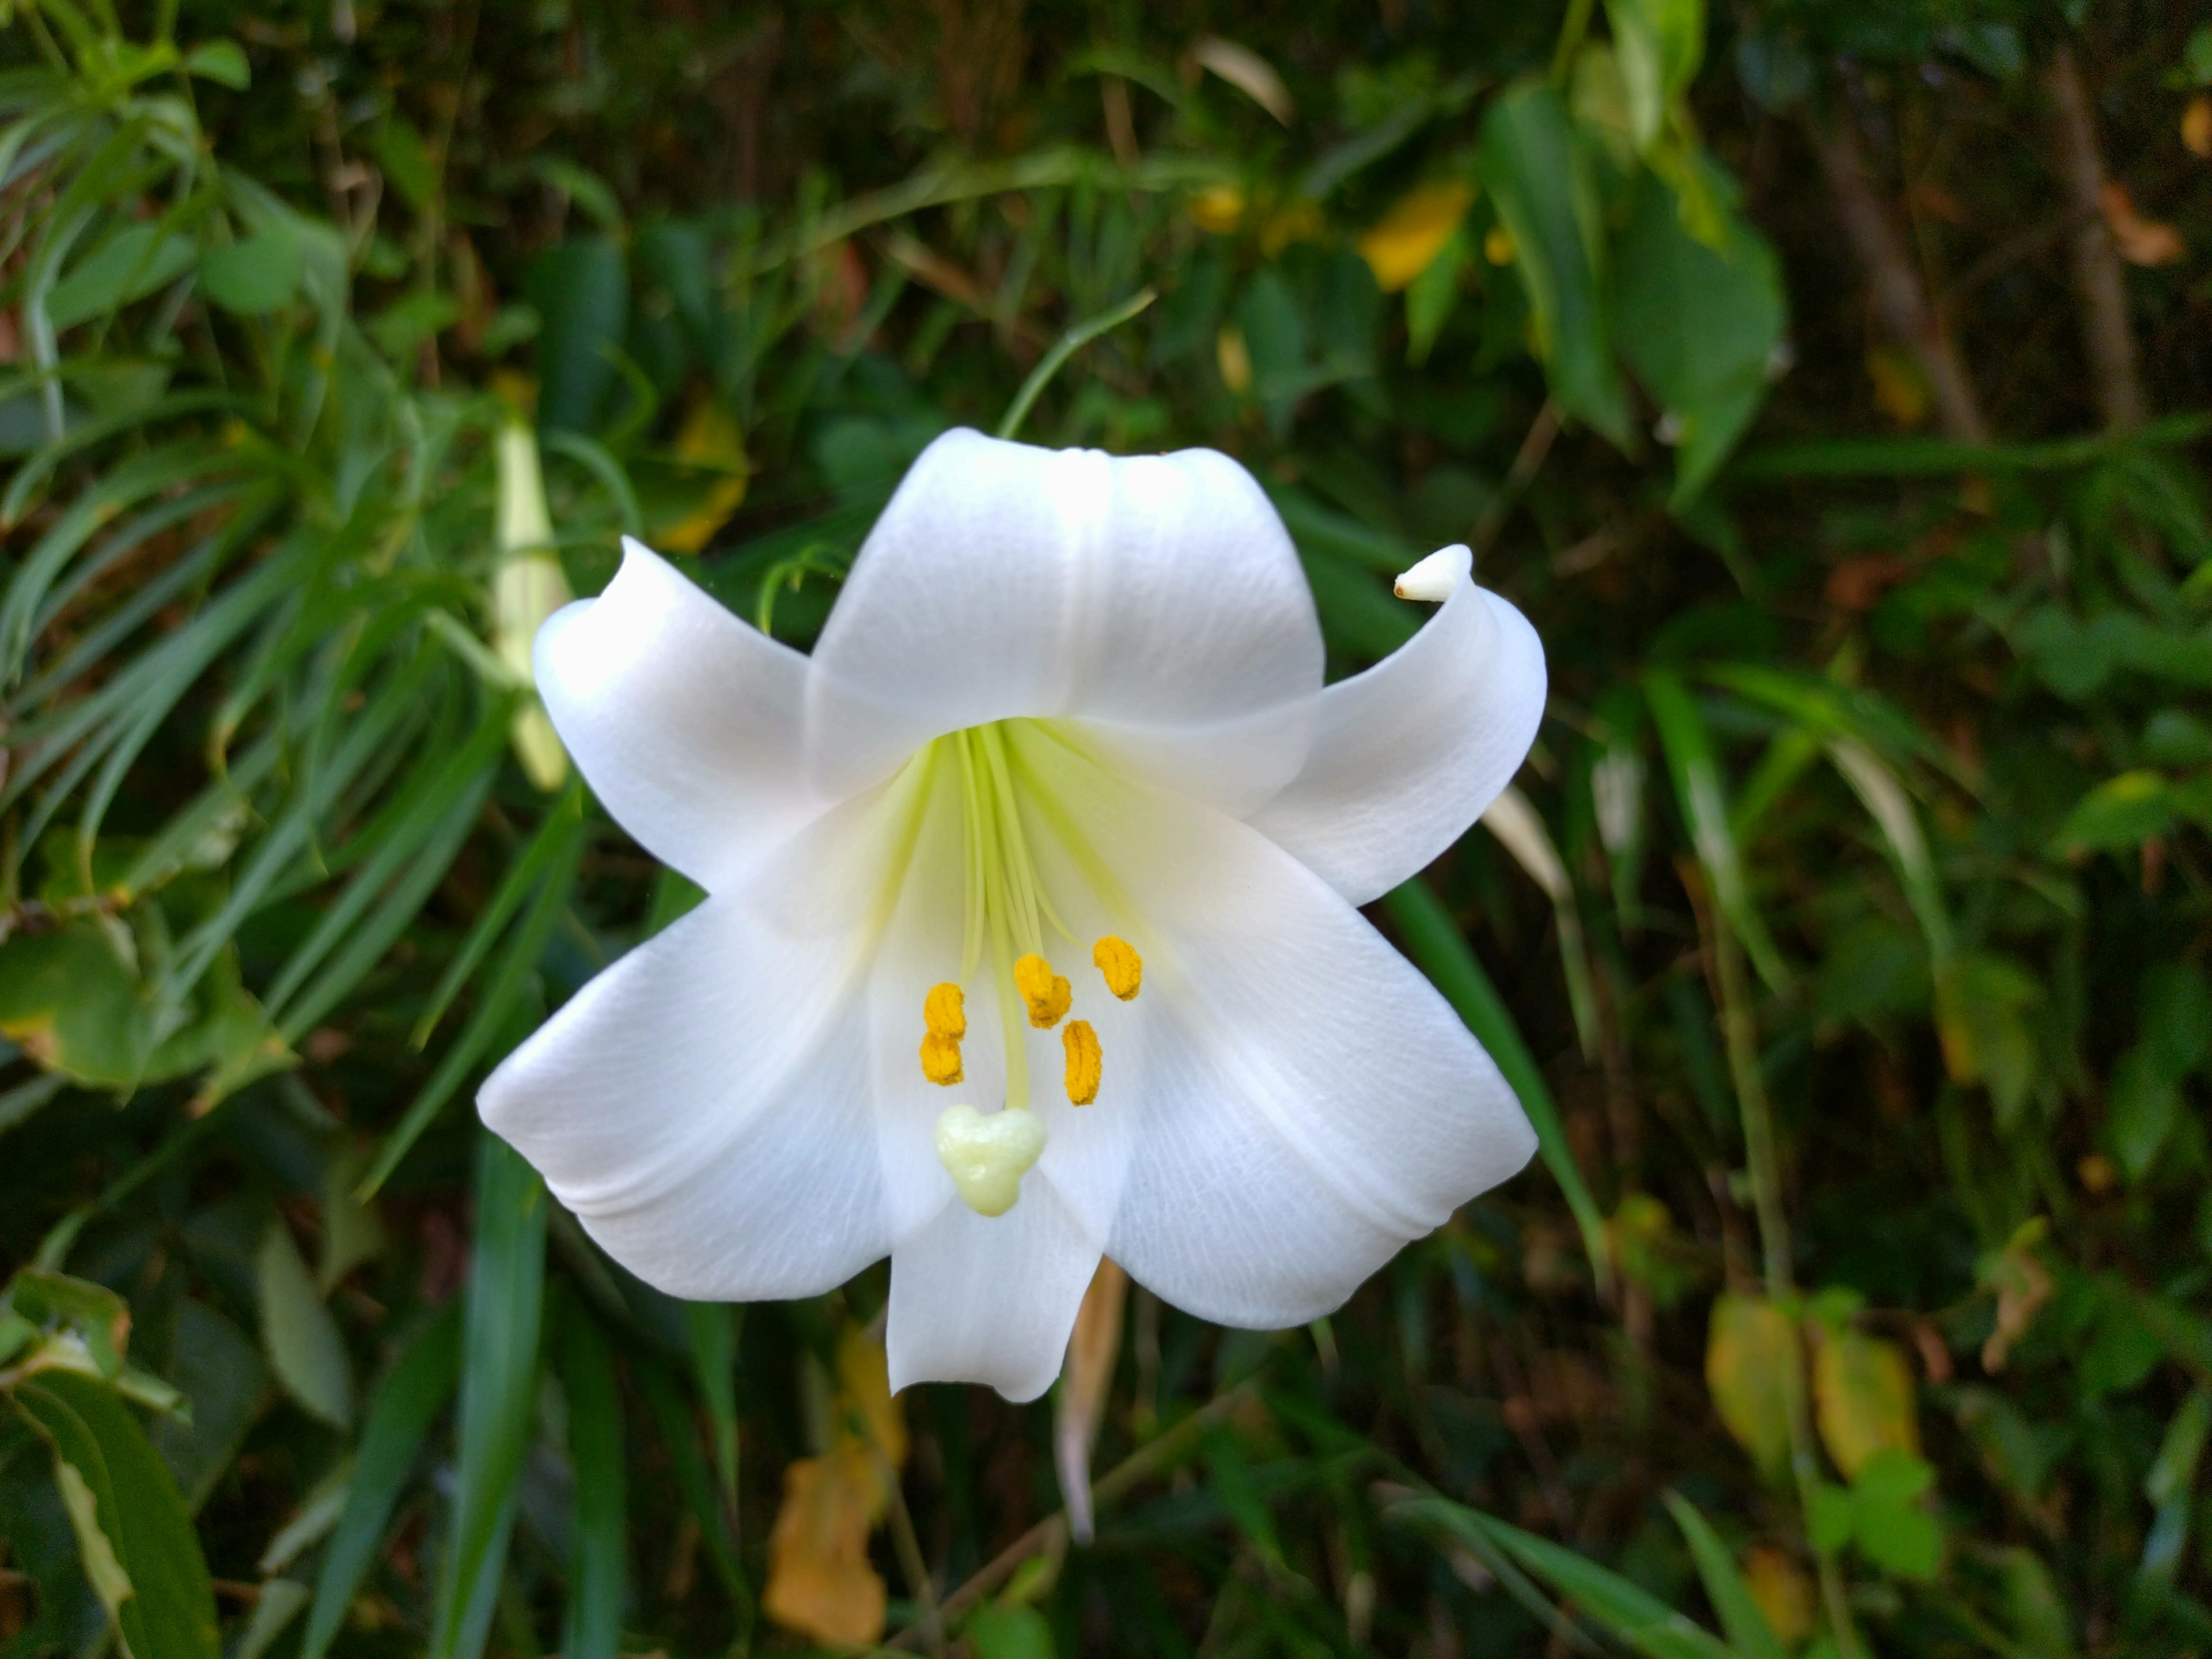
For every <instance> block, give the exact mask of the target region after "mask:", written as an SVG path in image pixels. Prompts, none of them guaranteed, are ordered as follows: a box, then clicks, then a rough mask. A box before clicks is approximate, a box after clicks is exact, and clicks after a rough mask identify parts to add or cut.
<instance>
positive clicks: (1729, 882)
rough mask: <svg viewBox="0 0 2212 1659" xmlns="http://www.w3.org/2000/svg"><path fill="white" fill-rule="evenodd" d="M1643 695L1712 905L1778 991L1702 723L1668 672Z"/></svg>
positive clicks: (1775, 965) (1786, 975)
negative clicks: (1708, 886)
mask: <svg viewBox="0 0 2212 1659" xmlns="http://www.w3.org/2000/svg"><path fill="white" fill-rule="evenodd" d="M1644 699H1645V701H1646V702H1649V703H1650V706H1651V719H1652V723H1653V724H1654V725H1655V726H1657V727H1658V728H1659V745H1660V747H1661V748H1662V750H1665V751H1666V755H1667V770H1668V775H1670V776H1671V777H1672V778H1673V779H1674V798H1675V800H1676V801H1677V803H1678V804H1679V805H1680V807H1681V810H1682V819H1683V822H1684V823H1686V825H1687V826H1688V828H1689V831H1690V842H1691V844H1692V846H1693V847H1694V848H1696V849H1697V854H1698V862H1699V864H1700V865H1701V866H1704V868H1705V879H1706V880H1707V881H1708V882H1710V883H1711V884H1712V890H1713V899H1714V902H1716V903H1717V905H1718V906H1719V907H1720V910H1721V914H1722V915H1723V917H1725V918H1726V920H1727V921H1728V922H1729V926H1731V927H1734V928H1735V932H1736V937H1737V938H1738V939H1741V940H1742V941H1743V945H1744V950H1745V951H1746V952H1747V954H1748V955H1749V956H1750V957H1751V961H1752V965H1753V967H1755V968H1757V969H1759V978H1761V979H1762V980H1765V981H1766V984H1767V986H1768V987H1769V988H1770V989H1772V990H1777V991H1778V990H1780V989H1782V988H1783V987H1785V986H1786V985H1788V984H1789V982H1790V970H1789V969H1788V968H1786V967H1785V966H1784V964H1783V961H1782V953H1781V952H1780V951H1778V950H1776V949H1775V946H1774V940H1773V938H1772V936H1771V935H1770V934H1769V933H1767V931H1766V923H1765V921H1764V920H1762V919H1761V917H1760V916H1759V911H1758V908H1756V907H1755V906H1754V905H1753V902H1752V898H1751V886H1750V884H1749V882H1748V881H1747V880H1746V878H1745V876H1744V872H1743V854H1742V851H1741V848H1738V846H1737V845H1736V839H1735V829H1733V828H1732V827H1731V825H1730V823H1729V804H1728V791H1727V787H1726V786H1725V785H1724V784H1723V782H1722V781H1721V768H1720V762H1719V760H1718V759H1717V757H1715V755H1714V753H1713V745H1712V738H1711V736H1710V735H1709V734H1708V733H1707V732H1706V730H1705V720H1704V719H1703V718H1702V717H1701V716H1700V715H1699V713H1698V706H1697V704H1696V703H1695V702H1692V699H1691V696H1690V693H1689V689H1688V688H1687V687H1686V686H1685V685H1684V684H1682V682H1681V681H1680V679H1679V678H1676V677H1675V676H1674V674H1672V673H1669V672H1667V671H1663V670H1658V669H1655V670H1653V671H1651V672H1650V673H1648V674H1646V675H1645V676H1644Z"/></svg>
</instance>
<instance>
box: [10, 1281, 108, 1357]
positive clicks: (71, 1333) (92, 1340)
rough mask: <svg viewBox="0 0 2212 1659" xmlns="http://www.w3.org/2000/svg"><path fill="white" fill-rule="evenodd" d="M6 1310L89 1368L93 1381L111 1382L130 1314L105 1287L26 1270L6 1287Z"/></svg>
mask: <svg viewBox="0 0 2212 1659" xmlns="http://www.w3.org/2000/svg"><path fill="white" fill-rule="evenodd" d="M8 1306H9V1308H10V1309H11V1310H13V1311H14V1312H15V1314H16V1315H18V1316H20V1317H21V1318H22V1319H23V1320H25V1321H26V1322H27V1323H29V1324H30V1325H31V1326H32V1327H33V1328H35V1329H36V1330H37V1331H38V1332H39V1333H40V1334H41V1335H43V1336H45V1337H46V1338H48V1339H49V1340H52V1339H61V1340H64V1341H65V1342H67V1343H68V1344H70V1346H73V1347H74V1348H76V1350H77V1352H79V1353H80V1354H81V1356H82V1358H80V1359H79V1360H78V1362H77V1363H76V1364H75V1365H74V1366H73V1367H72V1369H75V1370H82V1369H84V1366H85V1364H90V1366H91V1369H92V1370H93V1372H94V1375H96V1376H100V1377H104V1378H106V1379H109V1380H111V1381H112V1379H113V1378H114V1377H116V1376H118V1375H119V1374H120V1373H121V1372H122V1370H123V1352H124V1350H125V1347H126V1346H129V1344H130V1340H131V1310H130V1307H129V1305H128V1304H126V1303H125V1301H124V1300H123V1298H122V1297H119V1296H118V1295H116V1293H115V1292H114V1291H111V1290H109V1289H108V1288H107V1287H106V1285H95V1284H94V1283H92V1282H91V1281H90V1280H89V1279H72V1278H70V1276H69V1275H68V1274H67V1273H51V1272H47V1271H46V1270H44V1269H41V1268H37V1267H26V1268H24V1269H23V1270H22V1271H21V1272H20V1273H17V1274H16V1275H15V1277H14V1278H13V1279H9V1281H8Z"/></svg>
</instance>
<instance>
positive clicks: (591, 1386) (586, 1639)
mask: <svg viewBox="0 0 2212 1659" xmlns="http://www.w3.org/2000/svg"><path fill="white" fill-rule="evenodd" d="M607 1347H608V1344H607V1334H606V1333H605V1330H603V1329H601V1328H600V1327H599V1324H598V1322H596V1321H594V1320H593V1319H592V1317H591V1316H590V1315H588V1314H586V1312H585V1311H584V1310H582V1308H581V1307H580V1306H574V1305H572V1306H571V1307H570V1308H569V1310H568V1316H567V1317H566V1318H565V1319H564V1320H563V1321H562V1342H561V1378H562V1383H563V1384H564V1385H565V1387H566V1388H567V1389H568V1462H569V1464H570V1466H571V1467H572V1468H574V1470H575V1475H576V1518H575V1533H574V1545H573V1546H572V1548H571V1551H570V1554H569V1559H568V1622H567V1625H566V1627H565V1633H564V1634H563V1635H562V1638H561V1651H562V1654H563V1655H564V1656H565V1659H617V1655H619V1654H620V1653H621V1651H622V1618H623V1594H624V1589H625V1585H626V1583H627V1581H628V1578H629V1529H628V1526H627V1522H626V1520H625V1515H626V1510H627V1503H628V1496H627V1492H626V1489H625V1484H624V1481H625V1477H624V1474H623V1432H622V1398H621V1396H620V1395H618V1394H617V1392H616V1389H615V1370H614V1364H613V1362H612V1359H611V1357H610V1356H609V1354H608V1352H607Z"/></svg>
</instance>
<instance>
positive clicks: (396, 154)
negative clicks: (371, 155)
mask: <svg viewBox="0 0 2212 1659" xmlns="http://www.w3.org/2000/svg"><path fill="white" fill-rule="evenodd" d="M374 150H375V153H376V164H377V165H378V166H379V167H382V168H383V169H384V176H385V177H386V179H390V180H391V181H392V189H393V190H394V191H397V192H398V196H399V199H400V200H401V201H403V202H404V203H406V204H407V205H408V206H409V207H410V208H412V209H413V210H415V211H416V212H417V213H420V212H421V211H422V210H423V209H424V208H426V207H428V205H429V204H430V203H431V201H432V200H433V199H434V198H435V197H436V196H437V194H438V188H439V185H438V174H439V167H438V160H437V158H436V157H435V155H432V154H431V152H430V147H429V146H428V144H426V143H423V142H422V134H421V133H420V132H418V131H416V130H415V126H414V124H413V123H411V122H410V121H409V120H408V119H407V118H406V117H405V116H404V115H398V114H394V115H392V116H390V117H388V118H386V121H385V123H384V125H383V126H381V127H380V128H379V129H378V130H377V134H376V137H375V140H374Z"/></svg>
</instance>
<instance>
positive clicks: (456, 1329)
mask: <svg viewBox="0 0 2212 1659" xmlns="http://www.w3.org/2000/svg"><path fill="white" fill-rule="evenodd" d="M460 1357H461V1321H460V1310H459V1308H458V1307H454V1306H448V1307H447V1308H446V1309H444V1310H442V1311H441V1313H440V1314H439V1315H438V1316H437V1317H436V1318H435V1320H433V1321H432V1322H430V1324H429V1325H428V1327H427V1328H425V1329H424V1330H423V1331H422V1334H421V1335H419V1336H417V1337H416V1339H415V1340H414V1342H413V1343H412V1344H411V1345H410V1346H409V1348H408V1349H407V1352H405V1353H404V1354H403V1355H402V1356H401V1357H400V1359H399V1363H398V1364H397V1365H395V1366H394V1367H393V1368H392V1375H391V1376H390V1377H388V1378H387V1379H386V1382H385V1384H384V1386H383V1387H382V1388H381V1389H378V1390H377V1395H376V1399H375V1401H374V1403H373V1404H372V1405H371V1406H370V1407H369V1410H368V1423H367V1425H365V1426H364V1427H363V1428H362V1433H361V1449H360V1451H359V1453H358V1454H357V1455H356V1457H355V1460H354V1469H353V1480H352V1482H351V1484H350V1485H349V1486H347V1488H346V1499H345V1510H344V1511H343V1513H342V1514H341V1515H340V1516H338V1523H337V1530H336V1531H335V1532H333V1533H332V1534H331V1542H330V1547H329V1548H328V1549H326V1550H325V1551H324V1553H323V1565H322V1571H320V1572H319V1573H318V1574H317V1575H316V1578H315V1601H314V1606H313V1607H312V1608H310V1609H309V1611H308V1614H307V1635H306V1636H305V1638H302V1641H301V1649H300V1656H301V1659H322V1656H323V1654H324V1653H325V1650H328V1648H329V1647H330V1644H331V1638H334V1637H336V1636H337V1633H338V1626H340V1625H341V1624H342V1623H343V1621H344V1619H345V1614H346V1609H347V1608H348V1607H349V1606H351V1605H352V1602H353V1597H354V1592H355V1591H356V1589H359V1588H360V1586H361V1581H362V1577H364V1576H365V1575H366V1574H367V1573H368V1569H369V1565H370V1563H371V1562H373V1561H374V1559H376V1551H377V1546H378V1545H379V1544H380V1542H381V1541H383V1537H384V1528H385V1526H386V1523H387V1522H389V1521H390V1520H391V1518H392V1506H393V1505H394V1504H397V1503H398V1501H399V1492H400V1487H401V1486H402V1485H403V1484H404V1482H405V1480H406V1479H407V1472H408V1470H409V1468H411V1467H412V1466H413V1464H414V1462H415V1451H416V1447H418V1446H420V1445H421V1444H422V1437H423V1435H424V1434H425V1433H427V1432H428V1430H429V1427H430V1423H431V1420H432V1419H435V1417H436V1416H437V1415H438V1413H440V1412H441V1411H442V1410H444V1409H445V1406H446V1402H447V1401H448V1400H450V1399H451V1398H452V1397H453V1385H454V1383H456V1381H458V1379H459V1375H460Z"/></svg>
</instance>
